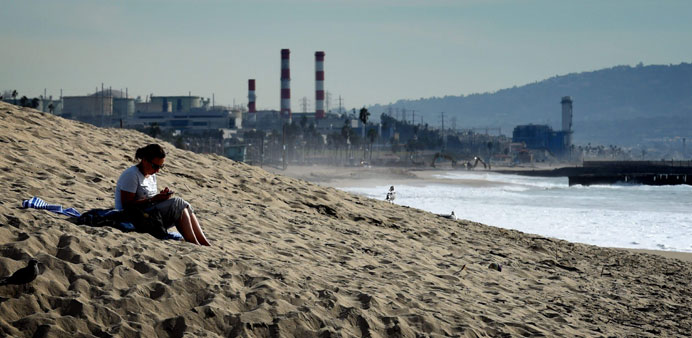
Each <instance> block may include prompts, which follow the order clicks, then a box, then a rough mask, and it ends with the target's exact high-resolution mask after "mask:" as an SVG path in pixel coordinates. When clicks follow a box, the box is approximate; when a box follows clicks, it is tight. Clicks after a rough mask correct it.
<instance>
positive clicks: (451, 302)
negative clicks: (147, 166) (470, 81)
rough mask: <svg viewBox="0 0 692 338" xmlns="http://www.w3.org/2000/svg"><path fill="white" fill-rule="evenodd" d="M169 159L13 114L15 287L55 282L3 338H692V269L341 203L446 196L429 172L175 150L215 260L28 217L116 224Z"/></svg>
mask: <svg viewBox="0 0 692 338" xmlns="http://www.w3.org/2000/svg"><path fill="white" fill-rule="evenodd" d="M153 142H160V141H159V140H156V139H152V138H150V137H148V136H146V135H144V134H141V133H139V132H136V131H132V130H122V129H100V128H96V127H93V126H91V125H87V124H83V123H79V122H74V121H69V120H65V119H62V118H58V117H55V116H52V115H50V114H44V113H39V112H37V111H34V110H32V109H28V108H18V107H15V106H12V105H9V104H5V103H0V145H1V146H2V148H3V151H2V156H0V178H1V180H0V189H2V191H3V194H2V195H1V196H0V252H2V255H1V257H0V277H5V276H8V275H9V274H11V273H12V272H13V271H16V270H17V269H19V268H21V267H24V266H26V264H27V262H28V261H29V260H30V259H31V258H35V259H37V260H38V261H39V270H40V275H39V276H38V277H37V278H36V280H34V281H33V282H31V283H30V284H28V285H7V286H0V311H2V314H3V316H1V317H0V336H13V337H74V336H82V337H113V336H118V337H121V336H122V337H154V336H160V337H183V336H188V337H197V336H206V337H236V336H239V337H513V336H549V337H553V336H568V337H600V336H603V337H608V336H615V337H624V336H637V337H640V336H641V337H680V336H687V335H689V333H690V332H692V315H690V313H692V305H691V304H690V301H689V300H690V296H691V295H692V284H691V283H690V281H691V280H692V262H691V261H690V259H689V255H684V254H682V255H681V256H677V257H676V258H667V257H664V256H662V255H660V254H659V255H654V254H649V253H642V252H634V251H628V250H621V249H612V248H602V247H596V246H591V245H584V244H576V243H570V242H566V241H562V240H557V239H552V238H544V237H541V236H536V235H530V234H524V233H521V232H518V231H514V230H506V229H501V228H497V227H493V226H489V225H484V224H479V223H474V222H470V221H464V220H458V221H457V220H451V219H447V218H443V217H439V216H437V215H434V214H431V213H428V212H424V211H421V210H417V209H413V208H407V207H403V206H399V205H396V204H389V203H386V202H385V201H382V200H373V199H368V198H365V197H362V196H357V195H352V194H348V193H345V192H342V191H339V190H338V189H336V188H334V187H338V186H340V185H341V184H344V183H353V182H361V184H372V182H374V181H378V182H380V181H381V179H382V178H386V179H387V182H392V183H387V184H397V182H399V181H398V180H400V181H401V182H403V181H406V182H412V181H416V180H421V183H422V182H423V181H425V180H430V179H435V178H433V177H431V176H426V175H429V173H430V171H425V172H418V171H407V170H398V169H379V168H376V169H367V170H361V168H354V169H352V170H350V171H348V172H341V171H339V172H330V171H331V170H332V169H330V168H316V169H315V170H312V169H306V168H299V167H295V168H294V167H289V168H288V170H286V171H276V170H273V171H272V172H270V171H266V170H264V169H261V168H258V167H252V166H249V165H246V164H243V163H238V162H234V161H232V160H229V159H226V158H223V157H220V156H215V155H201V154H194V153H192V152H189V151H185V150H180V149H176V148H175V147H173V146H172V145H170V144H162V145H163V146H164V148H165V150H166V152H167V154H168V155H167V157H166V168H165V170H163V171H162V172H161V173H160V174H159V175H158V176H159V177H158V181H159V187H165V186H169V187H171V188H172V189H173V190H175V191H176V192H177V193H178V194H179V196H180V197H182V198H184V199H186V200H187V201H189V202H190V203H191V204H192V205H193V206H194V208H195V210H196V213H197V215H198V217H199V218H200V221H201V223H202V226H203V227H204V229H205V232H206V233H207V235H208V237H209V240H210V241H211V242H212V245H213V246H212V247H199V246H193V245H190V244H188V243H184V242H177V241H170V240H167V241H162V240H158V239H156V238H154V237H152V236H150V235H147V234H141V233H133V232H129V233H124V232H122V231H120V230H117V229H114V228H109V227H103V228H95V227H88V226H82V225H75V224H73V223H72V222H71V221H70V218H69V217H66V216H62V215H57V214H54V213H51V212H49V211H45V210H36V209H21V208H19V206H20V204H21V202H22V200H24V199H28V198H30V197H32V196H38V197H41V198H42V199H44V200H46V201H47V202H49V203H52V204H60V205H63V206H64V207H74V208H76V209H77V210H79V211H81V212H85V211H87V210H89V209H92V208H111V207H112V206H113V193H114V186H115V181H116V180H117V178H118V176H119V174H120V173H121V172H122V171H123V170H124V169H125V168H127V167H129V166H131V165H133V164H134V163H135V162H134V159H133V156H134V152H135V150H136V149H137V148H138V147H141V146H143V145H145V144H147V143H153ZM291 176H293V177H291ZM364 177H367V178H365V179H364ZM349 180H351V181H349ZM368 180H371V181H370V183H368ZM311 182H314V183H311ZM459 184H489V183H488V182H483V181H478V182H476V181H475V180H469V182H461V183H459ZM678 258H679V259H678ZM491 267H492V268H491ZM499 270H501V271H499Z"/></svg>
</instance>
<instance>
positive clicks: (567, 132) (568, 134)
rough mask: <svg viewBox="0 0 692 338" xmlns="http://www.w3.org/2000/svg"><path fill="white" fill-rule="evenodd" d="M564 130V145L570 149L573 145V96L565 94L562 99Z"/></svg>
mask: <svg viewBox="0 0 692 338" xmlns="http://www.w3.org/2000/svg"><path fill="white" fill-rule="evenodd" d="M560 103H562V132H563V133H564V140H563V143H564V147H565V149H566V150H567V151H569V149H570V147H571V146H572V98H571V97H569V96H563V97H562V101H561V102H560Z"/></svg>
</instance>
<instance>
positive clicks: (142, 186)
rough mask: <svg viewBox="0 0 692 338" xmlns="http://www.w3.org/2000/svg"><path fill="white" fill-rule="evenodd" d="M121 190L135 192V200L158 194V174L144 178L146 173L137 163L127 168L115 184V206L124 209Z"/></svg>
mask: <svg viewBox="0 0 692 338" xmlns="http://www.w3.org/2000/svg"><path fill="white" fill-rule="evenodd" d="M121 191H127V192H133V193H135V200H140V199H143V198H149V197H154V196H156V194H158V190H157V187H156V174H152V175H149V177H147V178H144V174H142V172H141V171H139V168H137V166H136V165H134V166H131V167H129V168H127V169H125V171H123V173H122V174H120V178H118V183H117V184H116V185H115V208H116V209H118V210H122V209H123V202H122V201H121V200H120V192H121Z"/></svg>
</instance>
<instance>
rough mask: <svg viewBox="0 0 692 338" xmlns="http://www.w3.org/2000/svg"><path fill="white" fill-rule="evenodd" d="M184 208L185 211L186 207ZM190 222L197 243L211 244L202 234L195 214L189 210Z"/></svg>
mask: <svg viewBox="0 0 692 338" xmlns="http://www.w3.org/2000/svg"><path fill="white" fill-rule="evenodd" d="M185 210H186V211H187V208H186V209H185ZM190 223H191V224H192V231H194V233H195V237H196V238H197V241H198V242H199V244H202V245H207V246H211V244H209V241H208V240H207V237H206V236H204V232H203V231H202V227H201V226H200V225H199V221H198V220H197V216H195V213H194V212H190Z"/></svg>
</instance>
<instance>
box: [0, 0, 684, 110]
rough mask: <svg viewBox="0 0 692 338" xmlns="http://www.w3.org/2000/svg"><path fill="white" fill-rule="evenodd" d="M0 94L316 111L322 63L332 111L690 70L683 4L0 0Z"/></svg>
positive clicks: (635, 0) (634, 0) (641, 0)
mask: <svg viewBox="0 0 692 338" xmlns="http://www.w3.org/2000/svg"><path fill="white" fill-rule="evenodd" d="M0 5H1V6H0V45H1V46H2V48H1V49H0V50H1V52H0V90H6V89H17V90H18V91H19V92H20V94H21V95H27V96H35V95H39V94H43V89H44V88H47V91H48V94H49V95H54V96H57V95H59V93H60V88H62V89H63V94H64V95H66V96H67V95H85V94H87V93H90V92H93V91H94V89H95V88H96V87H100V85H101V83H102V82H103V83H105V85H106V87H109V86H111V87H112V88H113V89H121V88H122V89H124V88H128V89H129V93H130V96H136V95H141V96H142V97H145V96H146V95H148V94H151V93H153V94H154V95H187V94H188V92H192V95H199V96H204V97H211V96H212V93H214V94H215V97H216V103H217V104H225V105H231V104H233V102H234V100H235V103H236V104H246V103H247V80H248V79H250V78H254V79H256V81H257V107H258V109H278V108H279V86H280V82H279V73H280V50H281V49H282V48H289V49H290V50H291V78H292V80H291V87H292V109H293V111H302V104H301V102H302V98H303V97H307V98H308V102H309V104H308V110H312V109H314V106H313V102H314V95H315V94H314V91H315V86H314V71H315V68H314V58H315V57H314V53H315V51H319V50H321V51H324V52H325V53H326V57H325V74H326V75H325V77H326V81H325V89H326V90H327V91H328V92H330V93H331V94H332V106H333V107H334V106H336V105H338V102H337V101H338V97H339V96H342V98H343V104H344V106H345V107H347V108H351V107H360V106H363V105H370V104H376V103H381V104H386V103H390V102H394V101H396V100H398V99H417V98H421V97H431V96H445V95H460V94H464V95H467V94H472V93H480V92H487V91H495V90H498V89H502V88H507V87H512V86H514V85H517V86H518V85H523V84H526V83H530V82H534V81H539V80H542V79H545V78H548V77H551V76H555V75H564V74H567V73H572V72H581V71H589V70H596V69H600V68H606V67H611V66H615V65H635V64H637V63H639V62H643V63H644V64H678V63H680V62H690V61H691V60H692V43H690V42H692V1H689V0H681V1H665V0H662V1H653V0H652V1H645V0H626V1H625V0H623V1H619V0H618V1H608V0H595V1H591V0H575V1H559V0H535V1H532V0H527V1H509V0H506V1H505V0H487V1H481V0H471V1H464V0H454V1H452V0H449V1H447V0H322V1H317V0H252V1H250V0H248V1H235V0H136V1H135V0H129V1H128V0H124V1H97V0H60V1H56V0H21V1H19V0H0Z"/></svg>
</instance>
